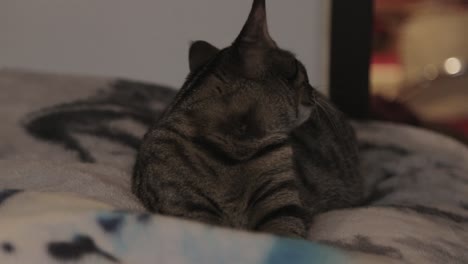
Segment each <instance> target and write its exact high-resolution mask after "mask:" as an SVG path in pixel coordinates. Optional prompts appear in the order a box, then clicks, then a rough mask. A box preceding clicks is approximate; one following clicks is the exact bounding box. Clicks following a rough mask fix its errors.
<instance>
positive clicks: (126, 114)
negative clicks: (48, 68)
mask: <svg viewBox="0 0 468 264" xmlns="http://www.w3.org/2000/svg"><path fill="white" fill-rule="evenodd" d="M174 95H175V92H174V90H173V89H170V88H167V87H163V86H158V85H151V84H146V83H140V82H129V81H124V80H118V81H116V82H115V83H114V84H113V85H112V86H111V87H110V88H107V89H102V90H101V91H100V92H99V93H98V94H96V95H94V96H92V97H90V98H87V99H84V100H79V101H75V102H71V103H64V104H59V105H56V106H53V107H50V108H47V109H41V110H39V111H37V112H34V113H32V114H31V115H30V116H29V117H28V118H26V120H25V122H24V126H25V128H26V130H27V131H28V132H29V133H30V134H31V135H33V136H34V137H36V138H38V139H41V140H45V141H49V142H52V143H56V144H60V145H62V146H64V147H65V148H67V149H70V150H73V151H76V152H77V153H78V155H79V159H80V160H81V161H82V162H90V163H93V162H96V159H95V158H94V157H93V155H92V154H91V151H90V150H89V149H86V148H85V147H83V146H82V144H80V142H79V139H78V138H77V137H76V134H85V135H91V136H95V137H98V138H103V139H107V140H110V141H114V142H115V143H118V144H121V145H125V146H128V147H130V148H133V149H137V148H138V147H139V145H140V141H141V139H140V137H137V136H135V135H133V134H132V133H131V132H129V131H125V130H124V129H120V128H118V127H115V126H113V123H115V122H118V121H123V120H127V121H130V122H136V123H139V124H141V125H143V126H145V127H149V126H150V125H151V124H152V123H153V122H154V121H155V119H156V118H158V116H159V115H160V114H161V113H162V111H163V109H164V107H165V106H166V105H167V104H168V103H169V102H170V101H171V100H172V98H173V97H174Z"/></svg>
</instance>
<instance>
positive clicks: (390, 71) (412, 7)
mask: <svg viewBox="0 0 468 264" xmlns="http://www.w3.org/2000/svg"><path fill="white" fill-rule="evenodd" d="M374 15H375V17H374V19H375V20H374V21H375V24H374V39H373V59H372V65H371V76H372V77H371V94H372V97H371V103H372V104H371V105H372V112H373V114H374V116H375V117H377V118H379V119H384V120H391V121H397V122H405V123H409V124H413V125H419V126H423V127H428V128H432V129H435V130H439V131H440V132H444V133H447V134H450V135H452V136H455V137H457V138H458V139H460V140H462V141H465V142H468V1H467V0H375V14H374Z"/></svg>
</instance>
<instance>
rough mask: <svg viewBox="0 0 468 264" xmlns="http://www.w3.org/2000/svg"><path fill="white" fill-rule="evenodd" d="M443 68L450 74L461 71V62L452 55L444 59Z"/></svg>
mask: <svg viewBox="0 0 468 264" xmlns="http://www.w3.org/2000/svg"><path fill="white" fill-rule="evenodd" d="M444 69H445V71H446V72H447V73H448V74H450V75H457V74H460V73H461V72H462V70H463V64H462V62H461V60H460V59H458V58H455V57H452V58H449V59H447V60H446V61H445V63H444Z"/></svg>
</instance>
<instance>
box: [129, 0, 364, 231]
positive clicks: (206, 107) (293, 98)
mask: <svg viewBox="0 0 468 264" xmlns="http://www.w3.org/2000/svg"><path fill="white" fill-rule="evenodd" d="M189 60H190V70H191V74H190V76H189V77H188V80H187V81H186V83H185V84H184V86H183V87H182V89H181V90H180V92H179V93H178V95H177V96H176V98H175V99H174V101H173V102H172V103H171V104H170V105H169V107H168V108H167V109H166V111H165V113H164V114H163V115H162V116H161V117H160V119H159V120H158V121H157V122H156V124H155V125H154V126H153V127H152V128H151V129H150V131H149V132H148V133H147V134H146V135H145V137H144V140H143V143H142V145H141V148H140V151H139V154H138V157H137V161H136V164H135V168H134V176H133V180H132V184H133V186H132V189H133V192H134V193H135V195H136V196H138V197H139V199H140V200H141V202H142V203H143V204H144V205H145V206H146V208H147V209H148V210H150V211H152V212H157V213H160V214H163V215H170V216H176V217H183V218H187V219H192V220H196V221H201V222H204V223H209V224H213V225H219V226H226V227H232V228H239V229H246V230H255V231H260V232H267V233H273V234H277V235H282V236H289V237H301V238H304V237H306V236H307V229H308V226H309V225H310V221H311V219H312V218H311V217H312V216H313V215H314V214H316V213H318V212H321V211H326V210H330V209H334V208H342V207H348V206H353V205H355V204H356V203H358V202H359V201H360V200H361V196H362V190H361V189H362V180H361V177H360V175H359V173H358V155H357V145H356V139H355V136H354V132H353V130H352V128H351V127H350V125H348V123H347V122H346V121H345V120H344V118H343V116H342V114H341V113H340V112H339V111H338V110H336V109H335V108H334V107H333V106H332V105H331V104H330V103H328V102H327V100H326V99H325V98H324V97H323V96H321V95H320V94H319V93H318V92H317V91H315V90H314V89H313V88H312V87H311V85H310V84H309V82H308V79H307V74H306V70H305V68H304V66H303V65H302V64H301V63H300V62H299V61H298V60H297V59H296V58H295V57H294V56H293V55H292V54H291V53H290V52H288V51H285V50H282V49H280V48H278V46H277V45H276V43H275V41H273V39H272V38H271V37H270V35H269V33H268V27H267V21H266V8H265V0H254V3H253V7H252V11H251V14H250V16H249V18H248V20H247V22H246V24H245V26H244V28H243V29H242V31H241V33H240V35H239V36H238V37H237V39H236V40H235V41H234V43H233V44H232V45H231V46H230V47H228V48H225V49H222V50H218V49H217V48H215V47H214V46H212V45H210V44H208V43H207V42H203V41H197V42H195V43H193V44H192V46H191V48H190V52H189Z"/></svg>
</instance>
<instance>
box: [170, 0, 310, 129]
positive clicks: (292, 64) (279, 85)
mask: <svg viewBox="0 0 468 264" xmlns="http://www.w3.org/2000/svg"><path fill="white" fill-rule="evenodd" d="M189 61H190V70H191V75H190V76H189V78H188V80H187V82H186V84H185V85H184V87H183V88H182V91H181V93H180V96H179V97H178V98H177V99H176V102H175V104H177V105H183V108H190V109H192V110H193V111H194V112H197V113H199V114H200V115H202V116H203V117H204V118H205V119H210V121H214V120H220V122H222V121H223V120H224V121H226V122H228V123H229V124H231V126H232V127H237V128H239V129H240V131H238V132H239V133H240V136H241V135H242V134H248V135H250V136H258V137H262V136H264V135H265V134H271V133H275V132H288V131H291V130H292V129H294V128H295V127H297V126H298V125H300V124H301V123H302V122H304V121H305V120H306V119H307V118H308V117H309V114H310V111H311V106H312V104H313V98H314V92H315V91H314V89H313V88H312V87H311V86H310V84H309V81H308V77H307V73H306V69H305V67H304V65H303V64H302V63H301V62H300V61H299V60H297V59H296V57H295V56H294V55H293V54H292V53H290V52H288V51H285V50H282V49H280V48H279V47H278V46H277V44H276V43H275V41H274V40H273V39H272V38H271V36H270V34H269V32H268V26H267V19H266V8H265V0H255V1H254V3H253V6H252V11H251V13H250V15H249V18H248V20H247V22H246V23H245V25H244V27H243V29H242V31H241V33H240V34H239V36H238V37H237V38H236V40H235V41H234V43H233V44H232V45H231V46H230V47H227V48H225V49H221V50H220V49H218V48H216V47H214V46H213V45H211V44H209V43H208V42H205V41H197V42H194V43H193V44H192V45H191V47H190V52H189ZM187 95H190V96H187ZM230 115H232V116H230ZM246 120H247V122H246ZM231 126H229V125H228V126H227V127H231ZM218 127H224V128H226V126H225V125H222V124H219V125H218ZM231 131H232V132H233V133H234V134H235V133H236V131H234V130H231Z"/></svg>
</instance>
